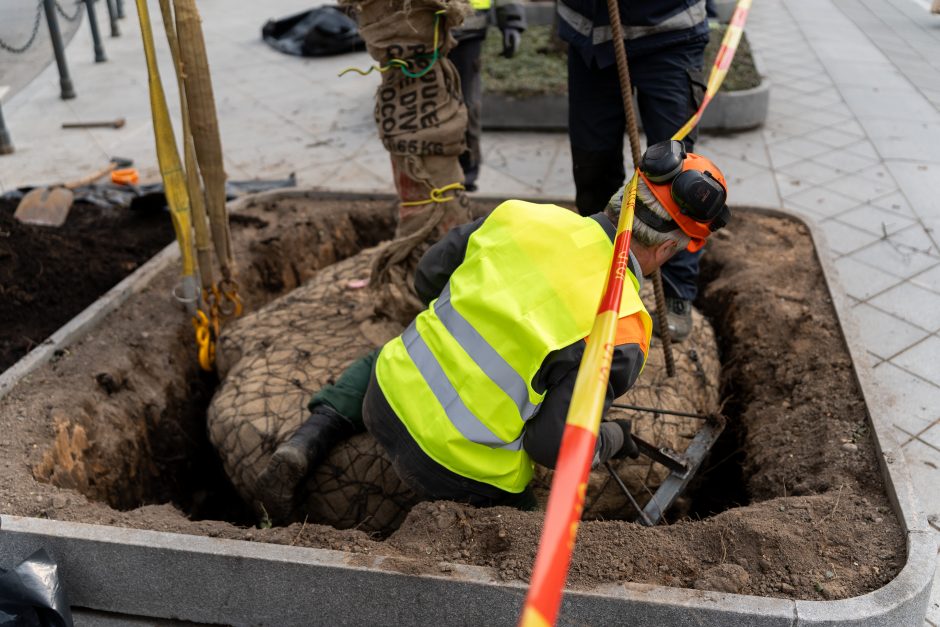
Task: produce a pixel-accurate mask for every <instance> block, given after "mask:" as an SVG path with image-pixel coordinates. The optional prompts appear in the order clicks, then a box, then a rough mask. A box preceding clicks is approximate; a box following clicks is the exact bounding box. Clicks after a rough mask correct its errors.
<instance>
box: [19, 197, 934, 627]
mask: <svg viewBox="0 0 940 627" xmlns="http://www.w3.org/2000/svg"><path fill="white" fill-rule="evenodd" d="M309 194H310V196H311V197H313V196H314V195H316V194H318V192H310V193H309ZM318 197H323V198H325V199H326V198H329V199H355V198H364V197H366V195H359V194H329V193H322V194H321V196H318ZM368 197H370V198H375V195H369V196H368ZM388 198H389V199H391V197H390V196H389V197H388ZM736 210H738V211H750V212H760V213H765V214H771V215H783V216H786V217H790V218H796V219H798V220H803V218H801V217H800V216H799V215H797V214H793V213H790V212H786V211H778V210H763V209H736ZM803 221H804V222H806V224H807V227H808V228H809V230H810V232H811V233H812V236H813V241H814V243H815V246H816V249H817V253H818V255H817V256H818V259H819V262H820V264H821V266H822V271H823V274H824V276H825V279H826V284H827V286H828V290H829V293H830V295H831V297H832V300H833V303H834V305H835V310H836V314H837V316H838V317H839V321H840V326H841V328H842V330H843V334H844V337H845V341H846V345H847V347H848V350H849V354H850V356H851V358H852V362H853V368H854V374H855V377H856V378H857V380H858V382H859V384H860V388H861V391H862V395H863V397H864V399H865V403H866V406H867V409H868V412H869V415H870V420H871V427H872V429H873V432H874V438H875V442H876V447H877V450H878V451H879V453H880V455H879V464H880V470H881V472H882V474H883V476H884V480H885V486H886V490H887V493H888V496H889V498H890V501H891V503H892V507H893V510H894V513H895V514H896V515H897V517H898V519H899V520H900V521H901V524H902V527H903V531H904V533H905V535H906V543H907V557H906V563H905V564H904V566H903V568H902V570H901V571H900V573H899V574H898V576H897V577H896V578H895V579H894V580H893V581H891V582H890V583H888V584H887V585H886V586H884V587H883V588H881V589H879V590H875V591H873V592H870V593H868V594H865V595H862V596H859V597H855V598H851V599H845V600H838V601H802V600H789V599H780V598H770V597H762V596H746V595H740V594H726V593H718V592H705V591H700V590H688V589H681V588H668V587H661V586H652V585H640V584H631V583H626V584H622V585H607V586H602V587H598V588H595V589H592V590H591V591H590V592H584V591H571V590H569V591H568V592H567V593H566V595H565V600H564V604H563V607H562V612H563V615H567V616H577V617H578V621H579V623H580V624H591V625H594V624H598V625H599V624H620V623H623V622H624V621H625V620H626V621H629V622H630V623H631V624H637V625H696V626H698V627H718V626H721V627H734V626H747V627H765V626H768V627H769V626H778V625H779V626H788V627H796V626H808V625H817V626H824V625H825V626H831V627H834V626H836V625H840V626H847V627H852V626H856V627H861V626H872V627H890V626H900V625H904V626H907V625H921V624H923V622H924V614H925V611H926V606H927V601H928V599H929V595H930V587H931V582H932V579H933V574H934V570H935V567H936V561H937V538H936V536H935V535H934V534H932V533H931V532H930V531H929V529H928V526H927V521H926V518H925V516H924V514H923V512H922V510H921V509H920V507H919V505H918V504H917V502H916V497H915V494H914V488H913V486H912V483H911V480H910V476H909V472H908V468H907V466H906V463H905V461H904V458H903V456H902V454H901V452H900V448H899V446H898V443H897V442H896V441H895V439H894V436H893V432H892V427H891V422H890V416H889V413H888V412H889V407H890V406H889V405H888V404H887V403H886V401H885V399H883V398H881V396H880V395H879V394H878V393H877V392H876V390H875V388H874V386H873V381H872V375H871V374H870V370H869V368H868V367H867V366H866V365H865V364H866V360H867V357H866V351H865V348H864V346H863V345H862V344H861V342H860V341H859V335H858V331H857V330H856V328H855V326H854V323H853V322H852V320H851V317H850V314H849V313H848V312H849V311H850V306H849V304H848V298H847V297H846V296H845V294H844V292H843V291H842V289H841V287H840V286H839V283H838V278H837V275H836V271H835V268H834V266H833V265H832V263H831V262H830V261H829V259H830V255H829V254H828V248H827V245H826V243H825V239H824V237H823V235H822V234H821V231H820V229H818V228H817V227H816V226H815V225H814V224H813V223H812V222H807V221H805V220H803ZM175 246H176V245H175V244H172V245H170V246H168V247H167V249H166V250H164V251H163V252H162V253H160V254H159V255H157V256H156V257H154V258H153V259H152V260H151V262H148V264H147V265H145V266H143V267H141V268H140V269H139V270H138V271H137V272H135V273H134V274H132V275H131V276H129V277H128V278H127V279H125V281H124V282H122V284H121V285H119V286H117V287H116V288H115V289H114V290H112V292H110V293H109V294H108V295H106V296H105V297H103V298H102V299H101V301H100V302H99V303H96V304H95V305H92V306H91V307H89V309H88V310H86V311H85V312H83V313H82V314H81V315H80V316H79V317H78V318H76V320H75V321H73V322H72V323H69V324H68V325H66V327H64V328H63V331H62V332H60V333H56V334H55V335H53V336H52V338H50V341H49V343H48V345H46V346H43V347H41V348H39V349H37V351H39V354H40V356H37V355H33V353H31V354H30V355H29V356H27V357H26V358H24V362H27V364H26V366H25V367H22V366H21V367H14V368H13V369H12V370H11V371H8V372H7V373H6V374H7V375H8V376H6V377H5V381H4V384H5V386H4V388H2V390H8V389H9V388H10V387H15V386H16V385H17V383H18V381H19V379H22V378H23V377H25V376H26V375H27V374H28V373H29V372H30V370H32V369H34V368H36V367H37V366H38V364H39V363H41V362H42V361H43V360H44V359H47V358H48V352H49V351H51V350H58V349H63V348H65V347H66V346H67V345H68V344H69V343H70V342H72V341H75V340H77V339H79V338H80V337H81V336H82V335H83V334H85V333H87V332H89V331H90V330H92V329H93V328H95V327H96V326H97V325H100V324H102V323H103V322H104V321H105V319H106V316H107V314H108V312H109V311H113V310H114V309H115V308H118V307H120V306H121V304H122V302H123V301H124V300H125V299H126V298H127V297H128V296H129V295H130V294H132V293H134V292H136V291H139V290H143V289H146V288H147V286H148V285H149V283H150V282H151V281H152V280H153V279H154V277H155V276H156V275H157V274H158V273H159V272H160V271H161V270H162V269H165V268H168V267H169V266H170V265H171V264H174V263H177V262H178V254H177V253H176V247H175ZM35 352H36V351H34V353H35ZM39 548H45V549H46V550H47V551H48V552H49V554H50V555H51V556H52V557H53V558H54V559H55V560H56V562H57V563H58V570H59V574H60V577H61V579H62V582H63V585H64V586H65V589H66V592H67V594H68V597H69V599H70V601H71V602H72V604H73V605H74V606H77V607H80V608H89V609H92V610H97V611H98V612H106V613H109V614H100V613H96V614H90V615H89V614H87V613H85V612H80V613H79V614H78V616H77V617H78V618H79V619H81V620H80V623H81V624H86V625H87V624H99V625H110V624H128V622H129V621H132V620H133V617H151V618H161V619H171V620H178V621H194V622H205V623H225V624H235V625H247V624H251V625H294V624H329V625H363V624H369V625H371V624H376V625H378V624H381V625H458V624H459V625H477V624H487V625H514V624H516V621H517V620H518V616H519V611H520V608H521V605H522V601H523V598H524V595H525V587H524V586H523V585H522V584H520V583H505V582H501V581H499V580H497V579H496V577H495V575H494V572H492V571H491V570H489V569H486V568H480V567H471V566H464V565H459V564H448V565H446V567H443V568H442V569H441V573H442V574H440V575H416V574H410V573H412V572H413V569H411V568H409V563H408V562H409V560H407V559H404V558H389V557H380V556H371V555H366V554H352V553H346V552H342V551H334V550H325V549H311V548H301V547H293V546H285V545H274V544H263V543H256V542H248V541H242V540H226V539H219V538H211V537H202V536H193V535H185V534H176V533H165V532H159V531H148V530H137V529H128V528H119V527H110V526H104V525H90V524H80V523H71V522H62V521H55V520H45V519H38V518H24V517H17V516H9V515H0V567H4V568H11V567H13V566H14V565H16V564H18V563H19V562H20V561H22V560H23V559H24V558H25V557H27V556H28V555H30V554H31V553H32V552H34V551H35V550H37V549H39ZM110 613H114V614H120V615H121V616H114V614H110ZM141 624H152V623H141Z"/></svg>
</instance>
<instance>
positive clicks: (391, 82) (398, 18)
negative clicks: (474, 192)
mask: <svg viewBox="0 0 940 627" xmlns="http://www.w3.org/2000/svg"><path fill="white" fill-rule="evenodd" d="M348 4H352V5H353V6H354V7H355V9H356V12H357V18H358V22H359V28H360V33H361V35H362V38H363V39H364V40H365V42H366V48H367V49H368V51H369V54H370V55H371V56H372V58H373V59H375V61H376V62H378V63H379V64H380V66H381V67H383V68H386V69H385V71H384V72H383V74H382V79H381V84H380V85H379V87H378V89H377V90H376V95H375V123H376V127H377V128H378V131H379V138H380V139H381V141H382V145H383V146H385V149H386V150H388V152H389V155H390V156H391V161H392V170H393V173H394V179H395V184H396V187H397V189H398V194H399V196H400V198H401V202H402V204H401V208H400V214H401V215H400V223H399V226H398V229H397V231H396V240H395V241H393V242H391V243H390V244H389V245H388V246H387V247H386V248H385V249H384V251H383V252H382V253H381V255H380V256H379V258H378V259H377V260H376V262H375V265H374V267H373V271H372V275H371V279H370V284H371V287H370V289H371V290H372V292H373V294H374V299H375V302H376V311H377V312H378V314H379V315H380V316H385V317H388V318H391V319H393V320H396V321H397V322H399V323H400V324H402V325H404V324H407V322H408V321H409V320H410V319H411V318H413V317H414V316H415V315H416V314H417V313H418V312H419V311H420V303H419V302H418V301H417V298H416V296H415V294H414V290H413V288H412V287H411V281H410V277H411V276H412V275H413V273H414V270H415V267H416V265H417V261H418V259H420V257H421V255H422V254H423V253H424V251H425V250H426V249H427V245H428V243H429V242H433V241H436V240H437V239H439V238H440V236H441V235H443V234H444V233H445V232H446V231H447V230H448V229H449V228H451V227H453V226H455V225H457V224H460V223H462V222H466V221H467V220H468V219H469V213H468V211H467V202H466V200H465V199H464V197H463V195H462V194H461V193H460V190H459V188H458V186H459V185H460V184H461V183H462V182H463V172H462V170H461V169H460V163H459V162H458V157H459V155H460V154H461V153H462V152H463V151H464V150H465V148H466V143H465V134H466V128H467V109H466V107H465V106H464V104H463V97H462V96H461V92H460V78H459V76H458V74H457V70H456V69H455V68H454V65H453V64H452V63H451V62H450V60H448V59H447V53H448V52H449V51H450V50H451V49H452V48H453V46H454V45H455V44H456V42H455V40H454V38H453V37H452V36H451V34H450V29H452V28H455V27H457V26H459V25H460V24H461V23H462V22H463V17H464V16H465V15H468V14H469V13H470V12H471V10H472V9H471V8H470V5H469V4H468V3H467V2H466V0H459V1H455V0H446V1H442V0H364V1H357V2H351V3H348ZM402 64H403V65H404V66H403V67H402Z"/></svg>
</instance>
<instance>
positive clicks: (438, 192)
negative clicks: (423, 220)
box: [401, 183, 465, 207]
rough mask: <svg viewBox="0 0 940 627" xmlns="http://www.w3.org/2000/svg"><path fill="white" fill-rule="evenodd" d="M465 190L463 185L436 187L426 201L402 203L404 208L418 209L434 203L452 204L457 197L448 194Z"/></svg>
mask: <svg viewBox="0 0 940 627" xmlns="http://www.w3.org/2000/svg"><path fill="white" fill-rule="evenodd" d="M463 189H465V188H464V186H463V183H451V184H450V185H445V186H444V187H436V188H434V189H432V190H431V193H430V196H429V197H428V198H427V199H425V200H409V201H408V202H403V203H401V206H402V207H417V206H419V205H430V204H431V203H434V202H450V201H451V200H453V199H455V198H457V195H456V194H455V195H453V196H445V195H444V194H446V193H447V192H451V191H458V190H463Z"/></svg>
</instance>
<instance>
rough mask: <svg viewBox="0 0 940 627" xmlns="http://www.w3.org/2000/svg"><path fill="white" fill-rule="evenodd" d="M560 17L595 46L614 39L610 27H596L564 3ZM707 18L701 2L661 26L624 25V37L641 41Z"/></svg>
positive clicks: (591, 21)
mask: <svg viewBox="0 0 940 627" xmlns="http://www.w3.org/2000/svg"><path fill="white" fill-rule="evenodd" d="M558 17H559V18H561V19H562V20H564V21H565V22H566V23H567V24H568V25H569V26H571V28H573V29H574V30H575V31H577V32H578V33H580V34H581V35H584V36H585V37H590V38H591V41H592V43H594V45H598V44H602V43H605V42H608V41H610V40H611V39H613V34H612V31H611V28H610V26H609V25H604V26H594V22H593V20H591V18H588V17H586V16H584V15H581V14H580V13H578V12H577V11H575V10H574V9H572V8H571V7H569V6H568V5H566V4H565V3H564V1H562V2H559V3H558ZM705 17H706V10H705V0H699V2H697V3H695V4H693V5H692V6H690V7H689V8H687V9H686V10H684V11H680V12H679V13H676V14H675V15H672V16H670V17H667V18H666V19H664V20H663V21H662V22H660V23H659V24H653V25H650V26H630V25H629V24H623V25H622V28H623V36H624V39H639V38H640V37H648V36H649V35H656V34H659V33H667V32H671V31H678V30H685V29H687V28H692V27H693V26H696V25H697V24H701V23H702V20H704V19H705Z"/></svg>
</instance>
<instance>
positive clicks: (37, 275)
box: [0, 199, 173, 372]
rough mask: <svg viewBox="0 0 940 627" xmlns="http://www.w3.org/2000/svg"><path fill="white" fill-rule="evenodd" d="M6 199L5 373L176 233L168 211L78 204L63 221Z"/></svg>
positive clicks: (0, 304)
mask: <svg viewBox="0 0 940 627" xmlns="http://www.w3.org/2000/svg"><path fill="white" fill-rule="evenodd" d="M16 205H17V203H16V202H13V201H9V200H2V199H0V372H2V371H4V370H6V369H7V368H9V367H10V366H12V365H13V364H14V363H16V361H17V360H18V359H20V358H21V357H23V356H24V355H25V354H26V353H27V352H29V351H30V350H32V348H33V347H34V346H36V345H38V344H40V343H42V341H43V340H45V339H46V338H47V337H48V336H49V335H50V334H51V333H52V332H53V331H55V330H56V329H58V328H59V327H60V326H62V325H63V324H65V323H66V322H68V321H69V320H70V319H71V318H72V317H74V316H75V315H76V314H78V313H79V312H80V311H81V310H82V309H84V308H85V307H87V306H88V305H90V304H91V303H93V302H94V301H95V300H96V299H97V298H98V297H99V296H101V294H103V293H104V292H106V291H107V290H108V289H110V288H111V287H112V286H113V285H115V284H116V283H117V282H118V281H120V280H121V279H122V278H124V277H125V276H126V275H128V274H130V273H131V272H133V271H134V270H135V269H137V267H138V266H140V265H141V264H142V263H144V262H145V261H147V260H148V259H150V258H151V257H152V256H153V255H154V254H156V253H157V251H159V250H160V249H161V248H163V247H164V246H166V245H167V244H168V243H169V242H170V241H172V240H173V227H172V226H171V225H170V218H169V216H167V215H166V214H165V213H164V212H162V211H130V210H127V209H114V208H108V209H103V208H101V207H98V206H95V205H91V204H88V203H81V202H79V203H76V204H75V206H74V207H72V210H71V211H70V212H69V217H68V220H66V222H65V224H64V225H62V227H60V228H50V227H43V226H35V225H29V224H22V223H20V222H19V221H18V220H15V219H14V218H13V212H14V211H15V210H16Z"/></svg>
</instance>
